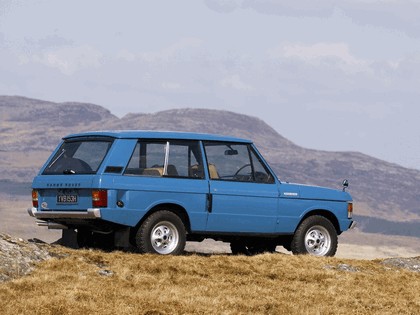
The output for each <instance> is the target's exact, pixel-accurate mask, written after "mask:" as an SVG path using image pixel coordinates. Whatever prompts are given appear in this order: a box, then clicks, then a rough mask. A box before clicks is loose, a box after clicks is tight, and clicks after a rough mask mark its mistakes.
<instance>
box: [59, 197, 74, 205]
mask: <svg viewBox="0 0 420 315" xmlns="http://www.w3.org/2000/svg"><path fill="white" fill-rule="evenodd" d="M57 203H65V204H71V203H77V195H57Z"/></svg>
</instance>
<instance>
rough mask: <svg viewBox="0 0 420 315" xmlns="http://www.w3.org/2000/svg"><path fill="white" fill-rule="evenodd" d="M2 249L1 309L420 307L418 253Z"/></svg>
mask: <svg viewBox="0 0 420 315" xmlns="http://www.w3.org/2000/svg"><path fill="white" fill-rule="evenodd" d="M0 248H2V252H1V253H2V255H1V256H0V310H1V313H2V314H299V315H300V314H418V313H419V312H420V298H419V295H418V292H419V290H420V272H419V271H420V269H419V266H418V265H419V263H420V257H413V258H408V259H401V258H397V259H395V258H394V259H385V260H375V261H363V260H349V259H338V258H320V257H313V256H289V255H283V254H263V255H257V256H252V257H248V256H233V255H225V254H223V255H220V254H218V255H203V254H201V255H197V254H194V253H187V254H186V255H184V256H159V255H139V254H134V253H124V252H112V253H105V252H101V251H98V250H70V249H66V248H63V247H60V246H51V245H46V244H36V243H28V242H24V241H22V240H19V239H13V238H10V237H8V236H4V235H0ZM3 257H6V258H3ZM8 258H10V259H8ZM21 258H26V260H25V259H21ZM39 261H42V262H40V263H39ZM28 262H29V264H28ZM31 262H32V263H34V262H38V264H37V265H36V268H35V270H33V271H31V272H30V270H29V269H21V268H22V266H24V267H25V266H27V267H30V268H31V269H33V268H34V266H33V265H32V266H30V265H31V264H30V263H31ZM5 264H9V268H7V274H6V275H5V277H3V274H4V273H3V271H4V270H6V269H2V267H4V266H5ZM28 272H30V274H29V275H26V276H24V277H22V275H23V274H27V273H28ZM13 278H15V280H12V281H10V280H11V279H13ZM16 278H18V279H16ZM2 280H8V281H7V282H3V283H2Z"/></svg>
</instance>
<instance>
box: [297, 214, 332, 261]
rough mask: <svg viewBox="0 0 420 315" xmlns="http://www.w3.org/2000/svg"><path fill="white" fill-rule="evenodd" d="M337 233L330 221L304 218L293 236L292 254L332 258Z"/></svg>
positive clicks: (313, 217) (319, 218)
mask: <svg viewBox="0 0 420 315" xmlns="http://www.w3.org/2000/svg"><path fill="white" fill-rule="evenodd" d="M337 243H338V242H337V231H336V229H335V227H334V225H333V224H332V223H331V221H330V220H328V219H327V218H325V217H323V216H319V215H314V216H311V217H308V218H306V219H305V220H304V221H303V222H302V223H301V224H300V225H299V227H298V228H297V230H296V232H295V235H294V236H293V239H292V243H291V249H292V252H293V254H310V255H314V256H334V255H335V252H336V251H337Z"/></svg>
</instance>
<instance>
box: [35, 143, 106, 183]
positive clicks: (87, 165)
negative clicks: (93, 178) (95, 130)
mask: <svg viewBox="0 0 420 315" xmlns="http://www.w3.org/2000/svg"><path fill="white" fill-rule="evenodd" d="M111 144H112V141H110V140H79V141H77V140H76V141H74V140H73V141H65V142H64V143H63V144H62V145H61V147H60V149H59V150H58V151H57V153H56V154H55V155H54V157H53V158H52V159H51V161H50V163H49V164H48V166H47V167H46V168H45V170H44V172H43V174H44V175H62V174H95V173H96V172H97V171H98V168H99V166H100V165H101V163H102V161H103V159H104V158H105V156H106V154H107V152H108V150H109V148H110V147H111Z"/></svg>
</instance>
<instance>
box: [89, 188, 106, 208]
mask: <svg viewBox="0 0 420 315" xmlns="http://www.w3.org/2000/svg"><path fill="white" fill-rule="evenodd" d="M92 207H93V208H106V207H108V191H106V190H103V189H100V190H92Z"/></svg>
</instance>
